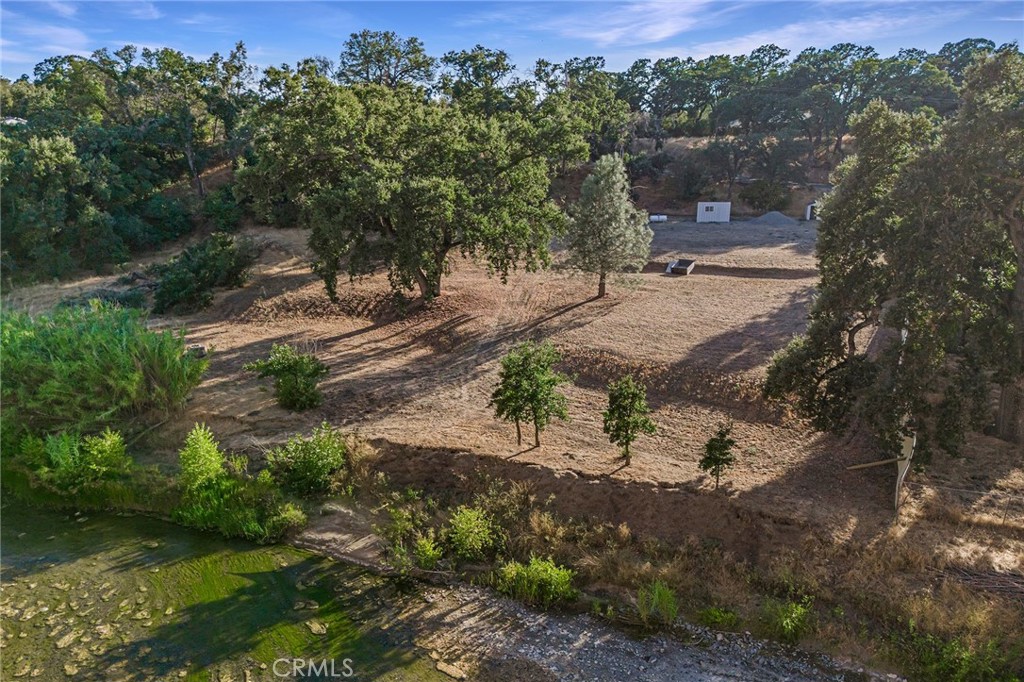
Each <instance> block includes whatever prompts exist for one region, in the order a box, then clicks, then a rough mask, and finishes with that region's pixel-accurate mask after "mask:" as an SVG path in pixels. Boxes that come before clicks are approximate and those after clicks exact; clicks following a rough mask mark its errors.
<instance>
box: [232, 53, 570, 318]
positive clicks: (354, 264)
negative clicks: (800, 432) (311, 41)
mask: <svg viewBox="0 0 1024 682" xmlns="http://www.w3.org/2000/svg"><path fill="white" fill-rule="evenodd" d="M275 78H276V79H277V80H279V82H278V83H276V84H274V86H273V87H274V90H275V91H276V92H280V93H281V94H280V95H279V96H278V97H277V98H276V99H275V100H274V101H273V102H272V103H271V104H270V105H268V107H267V109H266V112H265V116H264V118H263V125H262V127H261V129H260V132H259V133H258V134H257V137H256V140H255V144H256V146H257V148H258V149H259V150H260V154H259V158H258V162H257V163H256V164H254V165H252V166H249V167H246V168H243V169H242V170H241V171H240V172H239V183H240V185H241V187H242V188H243V189H244V190H245V191H246V192H248V193H250V194H251V195H252V196H253V200H254V206H255V208H256V211H257V213H258V214H260V215H263V216H267V217H269V216H271V214H272V213H273V211H274V207H275V205H276V204H277V203H279V202H283V201H285V202H293V203H294V204H295V205H296V207H297V209H298V215H299V219H300V221H301V222H302V224H304V225H306V226H308V227H310V228H311V230H312V231H311V234H310V246H311V248H312V249H313V251H314V252H315V254H316V261H315V263H314V268H315V269H316V271H317V273H319V274H320V275H321V277H322V278H323V279H324V282H325V284H326V286H327V290H328V292H329V293H330V294H331V295H332V296H333V295H334V294H335V291H336V284H337V279H338V276H339V275H340V274H341V273H342V272H345V271H347V273H348V274H349V275H350V276H352V277H355V276H359V275H363V274H367V273H370V272H372V271H373V270H374V269H375V268H377V267H378V266H380V265H383V266H385V267H386V268H387V269H388V273H389V277H390V281H391V283H392V286H393V287H394V288H395V290H396V291H404V290H406V289H410V288H413V287H416V288H417V290H418V292H419V294H420V296H422V297H423V298H426V299H429V298H432V297H434V296H437V295H438V294H439V293H440V292H441V279H442V276H443V275H444V274H446V273H447V271H448V267H449V265H448V256H449V254H451V253H461V254H463V255H466V256H470V255H476V256H480V257H482V258H483V259H484V260H485V261H486V262H487V264H488V265H489V267H490V268H491V269H492V271H493V272H495V273H497V274H498V275H499V276H501V277H505V276H507V275H508V274H509V272H511V271H512V270H513V269H515V268H517V267H520V266H521V267H525V268H527V269H534V268H537V267H540V266H541V265H543V264H545V263H546V262H547V260H548V243H549V242H550V240H551V238H552V236H553V235H554V234H555V232H557V231H558V230H560V229H561V226H562V213H561V211H560V210H559V208H558V206H557V205H555V204H554V203H553V202H552V201H551V200H550V199H549V198H548V187H549V181H550V177H549V171H550V167H549V160H548V153H549V150H550V149H551V148H552V147H558V146H559V142H558V141H559V139H563V140H564V139H568V141H569V143H570V144H569V146H567V147H565V148H566V149H569V150H572V149H574V148H573V147H572V145H571V141H572V139H573V138H574V136H575V133H574V132H573V130H572V129H571V127H568V125H566V126H565V127H560V124H559V122H558V121H557V120H552V119H551V118H550V117H538V116H537V115H535V114H536V112H535V111H528V112H521V111H509V112H505V113H502V114H501V115H493V116H487V115H485V114H482V113H480V112H478V111H477V110H475V108H472V107H470V108H465V107H463V106H461V105H460V104H459V103H458V102H452V103H446V102H436V101H431V100H428V99H425V98H424V97H422V96H421V95H420V94H419V93H417V92H416V91H414V90H410V89H388V88H384V87H381V86H377V85H360V86H354V87H350V88H342V87H339V86H337V85H335V84H334V83H333V82H331V81H330V80H329V79H328V78H326V77H325V76H323V75H321V74H320V73H319V72H318V71H317V70H316V69H314V68H300V69H299V70H297V71H282V72H280V74H279V75H276V76H275ZM576 139H579V138H578V137H576ZM575 149H576V150H577V151H576V153H577V154H578V153H579V151H578V150H580V147H579V145H578V144H577V146H576V147H575Z"/></svg>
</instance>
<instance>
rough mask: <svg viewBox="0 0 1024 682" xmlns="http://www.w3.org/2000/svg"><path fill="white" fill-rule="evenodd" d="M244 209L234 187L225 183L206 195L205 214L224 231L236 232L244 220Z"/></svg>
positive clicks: (214, 225)
mask: <svg viewBox="0 0 1024 682" xmlns="http://www.w3.org/2000/svg"><path fill="white" fill-rule="evenodd" d="M242 214H243V210H242V207H241V205H239V203H238V201H237V200H236V199H235V193H234V187H233V186H232V185H225V186H223V187H220V188H218V189H215V190H213V191H212V192H210V193H209V194H207V195H206V199H205V201H203V215H204V216H206V218H208V219H209V220H210V222H211V223H212V224H213V227H214V228H215V229H217V230H220V231H222V232H234V231H235V230H237V229H238V223H239V222H241V220H242Z"/></svg>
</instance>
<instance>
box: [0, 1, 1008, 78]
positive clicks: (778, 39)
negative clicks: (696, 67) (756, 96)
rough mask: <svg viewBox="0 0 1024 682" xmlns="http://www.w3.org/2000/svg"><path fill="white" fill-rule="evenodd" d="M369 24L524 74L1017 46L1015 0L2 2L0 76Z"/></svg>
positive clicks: (281, 47) (433, 49)
mask: <svg viewBox="0 0 1024 682" xmlns="http://www.w3.org/2000/svg"><path fill="white" fill-rule="evenodd" d="M363 28H369V29H373V30H391V31H395V32H396V33H398V34H399V35H403V36H410V35H415V36H417V37H419V38H420V39H421V40H423V42H424V43H425V44H426V47H427V51H428V52H429V53H430V54H433V55H436V56H440V55H442V54H444V53H445V52H447V51H449V50H459V49H468V48H471V47H472V46H473V45H475V44H477V43H480V44H483V45H485V46H487V47H490V48H495V49H503V50H505V51H506V52H508V53H509V54H510V55H511V56H512V58H513V60H514V61H515V63H516V64H518V65H519V67H520V69H521V70H523V71H526V70H528V69H529V67H530V66H531V65H532V63H533V62H534V61H535V60H536V59H537V58H539V57H544V58H546V59H550V60H552V61H556V60H562V59H565V58H567V57H572V56H587V55H603V56H604V57H606V59H607V60H608V66H609V68H612V69H624V68H626V67H628V66H629V64H630V63H632V62H633V60H635V59H637V58H640V57H650V58H658V57H665V56H673V55H674V56H680V57H686V56H693V57H698V58H699V57H704V56H707V55H709V54H740V53H746V52H749V51H750V50H752V49H753V48H755V47H757V46H759V45H762V44H765V43H770V42H773V43H776V44H778V45H781V46H782V47H785V48H788V49H790V50H792V51H793V52H794V53H795V52H797V51H799V50H800V49H803V48H804V47H810V46H813V47H828V46H831V45H833V44H835V43H839V42H855V43H859V44H867V45H872V46H874V47H875V48H876V49H877V50H878V51H879V52H881V53H882V54H883V55H886V54H892V53H894V52H895V51H896V50H898V49H899V48H900V47H918V48H922V49H926V50H930V51H935V50H937V49H938V48H939V47H941V46H942V44H943V43H945V42H949V41H956V40H960V39H962V38H967V37H972V38H973V37H978V38H989V39H991V40H994V41H995V42H996V43H1003V42H1009V41H1012V40H1017V41H1020V42H1024V3H1022V2H1021V0H1006V1H1003V0H975V1H972V2H943V1H936V0H931V1H930V2H914V1H912V0H910V1H908V0H884V1H883V0H861V1H855V0H819V1H817V2H805V1H798V0H792V1H789V2H771V1H768V0H740V1H733V2H723V1H711V0H689V1H687V2H529V3H528V2H243V1H240V0H239V1H234V2H230V1H222V2H186V1H181V2H178V1H167V2H150V1H145V0H141V1H133V2H114V1H106V2H99V1H93V2H75V1H73V0H59V1H57V0H53V1H43V0H36V1H32V2H28V1H19V0H3V2H2V7H0V51H2V53H0V73H2V74H3V75H4V76H7V77H9V78H16V77H17V76H19V75H21V74H22V73H31V71H32V67H33V66H34V65H35V64H36V63H37V62H39V61H41V60H42V59H44V58H45V57H49V56H53V55H56V54H88V53H89V52H91V51H92V50H95V49H97V48H100V47H110V48H117V47H120V46H122V45H124V44H127V43H131V44H134V45H138V46H140V47H146V46H148V47H163V46H167V47H173V48H175V49H179V50H182V51H183V52H186V53H188V54H191V55H193V56H196V57H204V58H205V57H207V56H209V55H210V54H211V53H212V52H214V51H219V52H221V53H222V54H223V53H227V52H228V51H229V50H230V49H231V47H232V46H233V45H234V43H235V42H236V41H238V40H244V41H245V43H246V46H247V47H248V49H249V58H250V61H252V62H253V63H256V64H258V65H260V66H266V65H269V64H280V63H282V62H287V63H294V62H295V61H296V60H298V59H300V58H302V57H306V56H312V55H316V54H321V55H325V56H328V57H331V58H335V57H337V55H338V52H339V51H340V46H341V44H342V42H344V40H345V39H346V38H347V37H348V35H349V34H350V33H352V32H355V31H359V30H361V29H363Z"/></svg>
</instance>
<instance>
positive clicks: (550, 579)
mask: <svg viewBox="0 0 1024 682" xmlns="http://www.w3.org/2000/svg"><path fill="white" fill-rule="evenodd" d="M575 577H576V573H575V572H574V571H573V570H572V569H570V568H564V567H562V566H559V565H558V564H556V563H555V562H554V561H552V560H551V559H538V558H537V557H530V563H528V564H521V563H519V562H518V561H510V562H508V563H506V564H504V565H503V566H502V567H501V568H500V569H498V573H497V577H496V586H497V588H498V591H499V592H502V593H503V594H507V595H508V596H510V597H513V598H515V599H519V600H521V601H524V602H526V603H528V604H534V605H537V606H542V607H543V608H545V609H546V608H549V607H551V606H553V605H555V604H559V603H563V602H571V601H574V600H575V599H576V597H577V596H578V595H579V592H577V590H576V588H575V587H573V584H572V582H573V579H574V578H575Z"/></svg>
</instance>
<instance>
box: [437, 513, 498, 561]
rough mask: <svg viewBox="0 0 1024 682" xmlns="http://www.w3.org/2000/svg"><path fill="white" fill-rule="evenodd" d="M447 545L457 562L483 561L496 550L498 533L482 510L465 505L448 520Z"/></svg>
mask: <svg viewBox="0 0 1024 682" xmlns="http://www.w3.org/2000/svg"><path fill="white" fill-rule="evenodd" d="M447 537H448V544H449V545H450V546H451V548H452V553H453V554H454V555H455V558H456V559H458V560H459V561H483V560H484V559H487V558H488V557H490V556H491V555H492V554H493V552H494V551H495V549H497V541H498V532H497V529H496V528H495V527H494V523H493V522H492V521H491V517H490V516H488V515H487V513H486V512H484V511H483V510H482V509H478V508H476V507H467V506H465V505H463V506H461V507H459V508H458V509H456V510H455V511H454V512H453V513H452V515H451V518H450V519H449V520H448V536H447Z"/></svg>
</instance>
